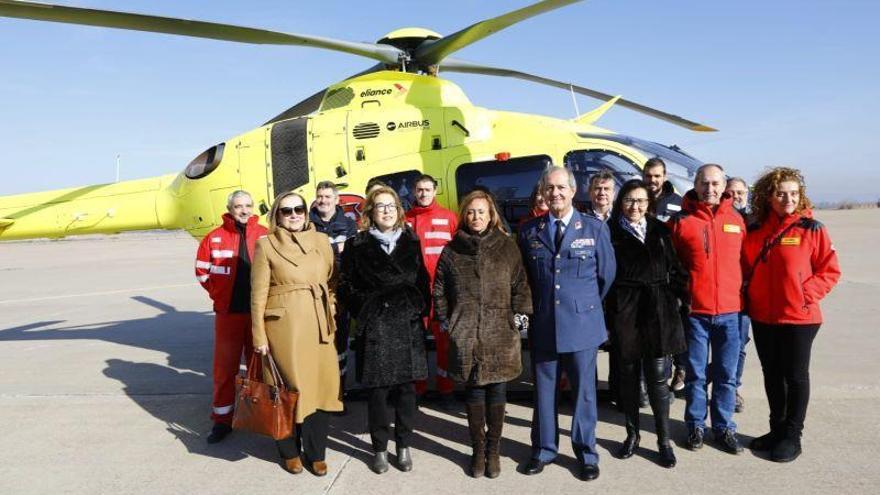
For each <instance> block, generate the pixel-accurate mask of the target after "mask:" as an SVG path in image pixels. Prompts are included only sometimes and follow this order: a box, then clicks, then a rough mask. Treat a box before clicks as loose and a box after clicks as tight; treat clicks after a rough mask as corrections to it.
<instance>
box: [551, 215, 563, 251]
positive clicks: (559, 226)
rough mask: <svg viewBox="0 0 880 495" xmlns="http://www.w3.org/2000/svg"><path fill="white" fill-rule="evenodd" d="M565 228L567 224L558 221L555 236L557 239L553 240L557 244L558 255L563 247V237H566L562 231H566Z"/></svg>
mask: <svg viewBox="0 0 880 495" xmlns="http://www.w3.org/2000/svg"><path fill="white" fill-rule="evenodd" d="M564 228H565V224H564V223H562V220H557V221H556V235H555V236H554V237H555V238H554V239H553V242H555V243H556V252H557V253H558V252H559V248H561V247H562V236H563V235H565V232H563V231H562V229H564Z"/></svg>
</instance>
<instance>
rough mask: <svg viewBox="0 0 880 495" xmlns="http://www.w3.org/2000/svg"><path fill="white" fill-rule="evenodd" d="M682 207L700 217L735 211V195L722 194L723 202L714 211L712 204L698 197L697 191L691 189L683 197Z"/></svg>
mask: <svg viewBox="0 0 880 495" xmlns="http://www.w3.org/2000/svg"><path fill="white" fill-rule="evenodd" d="M681 209H682V210H684V211H685V212H687V213H690V214H692V215H696V216H699V217H704V218H711V217H716V216H719V215H722V214H725V213H730V212H732V211H733V197H732V196H731V195H730V193H724V194H722V195H721V202H720V203H719V204H718V209H717V210H715V211H712V206H711V205H709V204H707V203H704V202H702V201H700V199H699V198H698V197H697V191H695V190H693V189H691V190H690V191H688V192H687V193H686V194H685V195H684V197H683V198H682V199H681Z"/></svg>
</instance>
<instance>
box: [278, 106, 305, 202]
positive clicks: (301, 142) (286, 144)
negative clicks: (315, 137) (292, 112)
mask: <svg viewBox="0 0 880 495" xmlns="http://www.w3.org/2000/svg"><path fill="white" fill-rule="evenodd" d="M307 124H308V119H305V118H299V119H293V120H285V121H283V122H279V123H277V124H275V125H274V126H273V127H272V136H271V140H272V141H271V143H272V186H273V187H274V189H275V195H276V196H277V195H279V194H281V193H283V192H286V191H290V190H293V189H296V188H297V187H301V186H304V185H306V184H308V183H309V154H308V153H309V149H308V136H307V135H306V125H307Z"/></svg>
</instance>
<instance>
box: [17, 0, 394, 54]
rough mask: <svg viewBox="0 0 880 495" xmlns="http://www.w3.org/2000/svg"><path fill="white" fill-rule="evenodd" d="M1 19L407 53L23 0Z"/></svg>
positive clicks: (376, 46) (371, 45)
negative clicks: (9, 18) (10, 18)
mask: <svg viewBox="0 0 880 495" xmlns="http://www.w3.org/2000/svg"><path fill="white" fill-rule="evenodd" d="M0 16H2V17H15V18H19V19H32V20H38V21H50V22H61V23H66V24H82V25H86V26H100V27H109V28H117V29H129V30H133V31H148V32H153V33H165V34H176V35H181V36H191V37H194V38H209V39H215V40H223V41H234V42H238V43H253V44H261V45H299V46H311V47H315V48H324V49H327V50H333V51H337V52H344V53H350V54H352V55H360V56H362V57H367V58H372V59H375V60H378V61H380V62H385V63H389V64H396V63H398V60H399V57H400V56H401V55H402V54H403V51H402V50H400V49H398V48H396V47H393V46H390V45H383V44H377V43H359V42H353V41H344V40H337V39H333V38H325V37H322V36H312V35H306V34H294V33H282V32H278V31H268V30H265V29H255V28H249V27H243V26H234V25H231V24H218V23H214V22H203V21H194V20H187V19H177V18H173V17H159V16H152V15H145V14H133V13H128V12H117V11H112V10H98V9H85V8H80V7H67V6H63V5H53V4H44V3H35V2H24V1H19V0H0Z"/></svg>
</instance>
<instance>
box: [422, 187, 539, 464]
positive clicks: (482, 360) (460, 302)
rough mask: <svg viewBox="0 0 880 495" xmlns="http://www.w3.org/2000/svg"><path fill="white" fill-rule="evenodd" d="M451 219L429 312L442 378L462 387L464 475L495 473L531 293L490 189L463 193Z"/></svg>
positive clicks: (516, 251)
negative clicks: (466, 448) (453, 228)
mask: <svg viewBox="0 0 880 495" xmlns="http://www.w3.org/2000/svg"><path fill="white" fill-rule="evenodd" d="M458 225H459V226H460V228H459V230H458V232H457V233H456V234H455V237H454V238H453V239H452V241H451V242H450V243H449V244H447V245H446V247H445V248H443V253H442V254H441V255H440V261H439V263H438V265H437V274H436V276H435V279H434V314H435V316H436V317H437V319H438V320H440V322H441V328H445V329H446V331H447V332H449V363H448V370H447V372H448V373H449V378H451V379H452V380H455V381H456V382H459V383H464V384H465V387H466V389H467V417H468V428H469V429H470V435H471V445H472V446H473V456H472V457H471V475H472V476H473V477H475V478H479V477H481V476H482V475H483V474H484V473H485V474H486V476H488V477H489V478H495V477H497V476H498V475H499V474H500V472H501V465H500V459H499V452H500V444H501V430H502V426H503V425H504V407H505V403H506V401H507V399H506V397H507V393H506V392H507V382H508V381H510V380H513V379H514V378H516V377H517V376H519V374H520V372H521V371H522V361H521V356H520V332H519V328H518V325H516V324H515V321H521V320H522V315H526V314H529V313H531V312H532V296H531V292H530V291H529V286H528V282H527V281H526V273H525V269H524V268H523V264H522V257H521V254H520V251H519V248H518V247H517V244H516V241H515V240H514V239H513V238H511V237H510V236H509V235H508V234H507V232H506V231H505V230H504V227H503V223H501V221H500V216H499V214H498V210H497V209H496V207H495V201H494V200H493V199H492V197H491V196H490V195H489V194H487V193H485V192H483V191H474V192H472V193H470V194H468V195H467V196H465V198H464V199H463V200H462V201H461V211H460V213H459V221H458ZM516 315H519V316H518V317H517V316H516ZM487 423H488V429H487Z"/></svg>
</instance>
